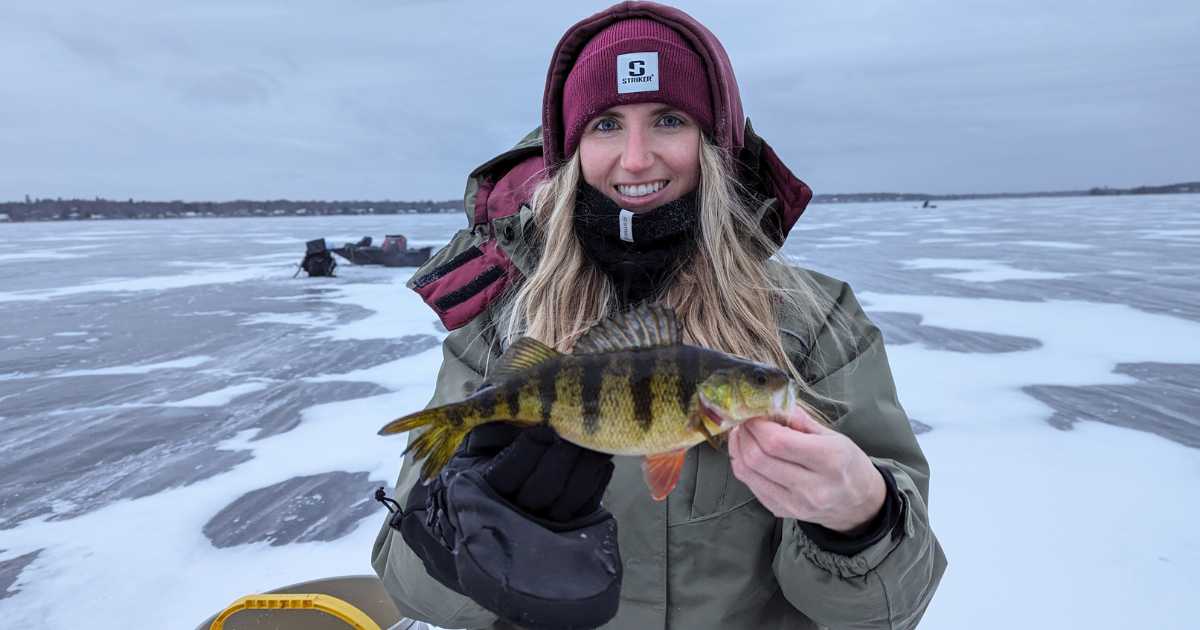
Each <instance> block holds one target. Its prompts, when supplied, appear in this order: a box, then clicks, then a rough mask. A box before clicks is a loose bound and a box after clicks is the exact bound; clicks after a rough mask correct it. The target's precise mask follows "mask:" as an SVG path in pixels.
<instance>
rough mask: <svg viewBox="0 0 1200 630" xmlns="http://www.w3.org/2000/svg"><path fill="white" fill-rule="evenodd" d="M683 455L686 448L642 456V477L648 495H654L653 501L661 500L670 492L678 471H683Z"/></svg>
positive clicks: (685, 455)
mask: <svg viewBox="0 0 1200 630" xmlns="http://www.w3.org/2000/svg"><path fill="white" fill-rule="evenodd" d="M685 457H687V449H686V448H681V449H677V450H674V451H667V452H666V453H655V454H653V455H645V456H643V457H642V477H643V478H645V480H646V485H647V486H649V487H650V496H651V497H654V500H655V501H662V500H663V499H665V498H667V495H668V494H671V489H672V488H674V487H675V483H676V482H678V481H679V473H680V472H682V471H683V460H684V458H685Z"/></svg>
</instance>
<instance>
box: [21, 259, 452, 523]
mask: <svg viewBox="0 0 1200 630" xmlns="http://www.w3.org/2000/svg"><path fill="white" fill-rule="evenodd" d="M119 267H120V265H119V264H117V265H116V267H114V268H113V269H111V270H109V272H111V273H117V268H119ZM41 271H42V270H41V269H40V268H39V271H38V272H37V273H40V272H41ZM128 271H129V272H130V274H131V275H134V276H136V275H138V273H142V274H144V270H135V269H129V270H128ZM135 272H136V273H135ZM380 290H384V291H386V290H393V289H391V288H389V287H380ZM329 291H333V289H323V288H320V287H313V286H303V285H298V284H295V283H290V282H284V281H279V280H263V281H247V282H239V283H228V284H214V285H204V286H195V287H186V288H181V289H168V290H160V291H141V292H133V293H112V292H97V293H83V294H78V295H73V296H70V298H68V299H67V300H50V301H48V303H44V302H39V301H13V302H0V314H2V317H3V319H4V321H5V324H6V327H5V331H6V332H7V331H9V330H11V331H13V332H14V333H16V336H17V337H18V338H17V339H15V340H12V341H11V343H10V340H5V344H6V345H4V346H3V348H0V376H4V375H14V374H21V375H25V376H24V377H22V378H0V399H3V405H4V413H3V416H4V418H3V420H0V429H2V430H0V452H3V453H4V456H3V457H0V529H7V528H11V527H14V526H16V525H17V524H18V523H20V522H21V521H22V520H26V519H29V518H36V517H42V516H46V515H50V518H51V519H52V520H60V519H68V518H73V517H76V516H79V515H82V514H85V513H87V512H90V511H92V510H95V509H97V508H100V507H103V506H104V505H107V504H109V503H111V502H113V501H116V500H120V499H131V498H139V497H144V496H148V495H151V494H154V493H157V492H161V491H163V490H167V489H170V488H175V487H180V486H186V485H189V484H192V483H195V482H197V481H201V480H203V479H208V478H210V477H213V476H215V475H218V474H220V473H223V472H226V471H228V470H230V469H231V468H233V467H234V466H236V465H238V464H239V463H241V462H244V461H246V460H247V459H249V458H250V457H251V455H250V453H249V452H248V451H241V452H235V451H226V450H218V449H217V448H216V444H217V443H219V442H221V441H223V440H226V439H229V438H231V437H233V436H234V435H236V434H237V433H238V432H240V431H243V430H247V429H258V433H257V434H256V439H261V438H265V437H270V436H273V435H278V434H279V433H283V432H286V431H289V430H291V429H292V428H294V427H295V426H296V425H297V424H299V422H300V412H301V411H302V410H303V409H305V408H307V407H311V406H313V405H319V404H323V403H329V402H336V401H343V400H352V399H358V398H364V397H368V396H377V395H380V394H383V393H386V392H387V391H388V390H387V389H385V388H383V387H381V386H379V385H376V384H373V383H366V382H353V381H322V382H315V383H314V382H305V381H304V380H303V379H306V378H310V377H317V376H326V377H329V376H331V375H332V376H334V377H335V378H336V375H338V374H344V373H347V372H351V371H354V370H359V369H366V368H371V367H374V366H377V365H380V364H383V363H388V362H391V361H395V360H397V359H400V358H403V357H408V356H413V355H415V354H418V353H421V352H424V351H426V350H428V349H430V348H433V347H435V346H437V345H438V340H437V338H436V337H435V336H433V335H428V334H415V335H396V336H395V337H394V338H390V339H377V340H353V339H351V340H335V339H330V338H328V337H325V336H323V335H322V332H323V331H324V330H326V329H325V328H321V327H306V326H296V325H290V324H276V323H261V324H256V325H252V326H247V325H242V323H243V322H246V321H253V319H252V318H253V317H255V316H259V315H262V314H264V313H272V314H285V315H286V314H297V315H303V316H311V317H312V318H313V321H328V322H334V323H337V324H344V323H348V322H352V321H356V320H359V319H362V318H364V317H367V316H369V315H371V314H372V312H371V311H369V310H367V309H364V308H362V307H358V306H354V305H347V304H340V303H337V302H331V301H328V299H327V293H328V292H329ZM10 325H11V326H10ZM61 332H86V333H87V334H86V335H69V336H55V333H61ZM399 332H403V331H399ZM88 339H93V340H95V341H94V342H92V343H87V340H88ZM199 356H204V357H209V360H208V361H206V362H204V363H203V364H201V365H198V366H196V367H192V368H168V369H158V370H154V371H152V372H149V373H145V374H107V375H104V374H91V375H76V376H66V377H58V378H56V376H57V375H61V374H63V373H67V372H74V371H87V370H95V369H100V368H111V367H121V366H138V365H147V364H155V363H162V362H168V361H175V360H178V359H184V358H189V357H199ZM256 381H257V382H261V383H264V384H265V385H266V387H265V389H262V390H259V391H254V392H249V393H244V394H242V395H240V396H238V397H236V398H233V399H232V400H230V401H229V403H228V404H225V405H223V406H219V407H167V406H162V405H164V404H167V403H173V402H179V401H184V400H187V399H189V398H193V397H196V396H201V395H203V394H208V393H211V392H216V391H219V390H222V389H225V388H228V387H233V386H237V385H242V384H245V383H247V382H256ZM386 420H387V418H382V419H381V420H380V421H381V423H382V422H384V421H386Z"/></svg>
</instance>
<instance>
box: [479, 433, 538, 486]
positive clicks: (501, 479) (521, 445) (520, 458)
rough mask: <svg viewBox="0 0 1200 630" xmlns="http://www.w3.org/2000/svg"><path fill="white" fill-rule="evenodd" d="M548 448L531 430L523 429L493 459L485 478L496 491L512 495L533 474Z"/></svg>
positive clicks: (484, 473) (485, 471)
mask: <svg viewBox="0 0 1200 630" xmlns="http://www.w3.org/2000/svg"><path fill="white" fill-rule="evenodd" d="M548 448H549V445H548V444H546V443H543V442H540V441H538V440H536V439H534V436H533V435H531V433H530V431H527V430H526V431H522V432H521V434H520V435H518V436H517V439H516V440H514V441H513V443H512V444H509V445H508V446H507V447H505V448H504V450H502V451H500V453H499V454H497V455H496V456H495V457H494V458H493V459H492V461H491V464H490V465H489V466H488V467H487V469H485V470H484V471H483V478H484V480H486V481H487V482H488V485H490V486H492V487H493V488H495V489H496V492H499V493H500V494H501V495H502V496H506V497H511V496H512V495H514V494H516V492H517V490H519V489H520V488H521V486H522V485H524V484H525V480H527V479H529V476H530V475H531V474H533V472H534V469H535V468H537V465H538V462H539V461H541V459H542V455H543V454H544V453H545V452H546V450H547V449H548Z"/></svg>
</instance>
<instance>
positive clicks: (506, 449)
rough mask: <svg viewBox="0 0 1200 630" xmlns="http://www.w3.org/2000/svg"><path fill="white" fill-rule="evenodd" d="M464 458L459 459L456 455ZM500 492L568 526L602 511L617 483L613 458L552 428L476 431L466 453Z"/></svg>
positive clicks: (494, 426)
mask: <svg viewBox="0 0 1200 630" xmlns="http://www.w3.org/2000/svg"><path fill="white" fill-rule="evenodd" d="M455 457H459V455H455ZM461 457H462V459H463V460H464V463H466V460H476V458H480V459H482V458H488V459H490V461H487V462H484V461H471V462H470V463H467V466H468V467H471V468H476V469H478V470H480V472H481V473H482V474H483V479H484V481H486V482H487V483H488V485H490V486H491V487H492V489H494V490H495V491H496V493H497V494H499V495H500V496H502V497H504V498H505V499H508V500H509V501H510V502H512V504H513V505H515V506H516V507H518V508H520V509H521V510H523V511H524V512H525V513H527V514H529V515H530V516H533V517H536V518H541V519H545V520H548V521H551V522H554V523H565V522H568V521H571V520H574V519H576V518H579V517H581V516H586V515H588V514H591V513H593V512H595V511H596V510H597V509H599V508H600V499H601V498H603V496H604V490H605V488H607V487H608V482H609V481H610V480H611V479H612V474H613V463H612V455H608V454H605V453H597V452H596V451H592V450H588V449H585V448H581V447H579V446H576V445H574V444H572V443H570V442H568V441H566V440H564V439H562V438H561V437H559V436H558V434H557V433H555V432H554V429H551V428H550V427H548V426H546V425H537V426H534V427H530V428H521V427H517V426H514V425H511V424H508V423H504V422H493V423H489V424H485V425H482V426H479V427H476V428H475V429H474V430H472V431H471V432H470V433H469V434H467V439H466V445H465V446H464V448H463V449H462V451H461Z"/></svg>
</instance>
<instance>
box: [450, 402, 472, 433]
mask: <svg viewBox="0 0 1200 630" xmlns="http://www.w3.org/2000/svg"><path fill="white" fill-rule="evenodd" d="M467 404H468V403H467V401H463V404H461V405H447V406H446V407H444V409H445V410H446V422H448V423H450V426H452V427H454V428H456V429H458V428H460V427H462V425H463V412H464V411H466V406H467Z"/></svg>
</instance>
